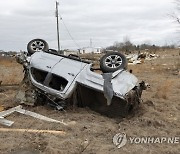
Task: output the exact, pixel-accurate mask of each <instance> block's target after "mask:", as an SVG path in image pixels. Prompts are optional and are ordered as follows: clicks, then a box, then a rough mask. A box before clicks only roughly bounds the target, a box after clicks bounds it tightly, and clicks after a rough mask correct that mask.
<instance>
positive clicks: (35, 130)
mask: <svg viewBox="0 0 180 154" xmlns="http://www.w3.org/2000/svg"><path fill="white" fill-rule="evenodd" d="M0 132H21V133H49V134H57V135H65V134H66V132H64V131H57V130H37V129H11V128H0Z"/></svg>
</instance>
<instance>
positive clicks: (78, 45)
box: [60, 15, 81, 49]
mask: <svg viewBox="0 0 180 154" xmlns="http://www.w3.org/2000/svg"><path fill="white" fill-rule="evenodd" d="M60 19H61V20H62V23H63V25H64V27H65V29H66V31H67V32H68V34H69V36H70V38H71V39H72V40H73V42H74V44H75V45H76V46H77V47H78V48H79V49H80V48H81V47H80V45H79V44H78V43H77V42H76V40H75V39H74V38H73V36H72V35H71V33H70V31H69V29H68V27H67V26H66V24H65V22H64V20H63V18H62V16H61V15H60Z"/></svg>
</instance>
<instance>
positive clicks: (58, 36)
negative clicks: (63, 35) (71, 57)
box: [56, 1, 61, 53]
mask: <svg viewBox="0 0 180 154" xmlns="http://www.w3.org/2000/svg"><path fill="white" fill-rule="evenodd" d="M58 5H59V2H58V1H56V19H57V23H56V24H57V41H58V53H61V49H60V33H59V10H58Z"/></svg>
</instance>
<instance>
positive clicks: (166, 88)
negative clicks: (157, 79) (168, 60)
mask: <svg viewBox="0 0 180 154" xmlns="http://www.w3.org/2000/svg"><path fill="white" fill-rule="evenodd" d="M173 84H174V81H173V80H165V81H163V82H162V83H160V86H159V87H157V92H156V93H155V98H163V99H167V98H168V96H169V93H170V91H171V89H172V87H173Z"/></svg>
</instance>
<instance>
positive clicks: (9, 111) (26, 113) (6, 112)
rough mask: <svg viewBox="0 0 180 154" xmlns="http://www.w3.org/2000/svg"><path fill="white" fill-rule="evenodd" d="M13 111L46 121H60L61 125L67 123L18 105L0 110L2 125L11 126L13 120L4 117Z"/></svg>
mask: <svg viewBox="0 0 180 154" xmlns="http://www.w3.org/2000/svg"><path fill="white" fill-rule="evenodd" d="M14 112H18V113H21V114H24V115H28V116H31V117H34V118H37V119H40V120H44V121H48V122H55V123H60V124H63V125H67V124H66V123H64V122H63V121H58V120H54V119H51V118H48V117H46V116H43V115H40V114H37V113H35V112H31V111H28V110H24V109H22V106H21V105H19V106H17V107H14V108H11V109H9V110H6V111H2V112H0V123H1V124H3V125H6V126H11V125H12V124H13V123H14V122H12V121H9V120H6V119H4V118H5V117H7V116H8V115H10V114H12V113H14Z"/></svg>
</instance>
